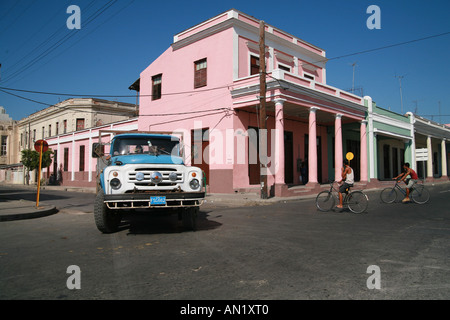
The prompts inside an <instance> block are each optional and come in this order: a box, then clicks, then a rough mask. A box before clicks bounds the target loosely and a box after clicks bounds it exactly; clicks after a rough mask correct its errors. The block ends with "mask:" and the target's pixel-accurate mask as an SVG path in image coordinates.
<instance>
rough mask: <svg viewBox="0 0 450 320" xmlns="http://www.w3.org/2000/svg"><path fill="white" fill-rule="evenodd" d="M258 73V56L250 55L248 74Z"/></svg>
mask: <svg viewBox="0 0 450 320" xmlns="http://www.w3.org/2000/svg"><path fill="white" fill-rule="evenodd" d="M254 74H259V57H256V56H250V75H254Z"/></svg>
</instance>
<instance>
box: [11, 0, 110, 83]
mask: <svg viewBox="0 0 450 320" xmlns="http://www.w3.org/2000/svg"><path fill="white" fill-rule="evenodd" d="M116 2H117V0H111V1H110V2H108V3H107V4H105V5H103V6H102V7H101V8H100V9H98V10H97V11H96V12H95V13H94V14H92V15H91V16H90V17H89V18H88V19H87V21H86V22H85V23H84V27H87V26H88V25H89V24H90V23H91V22H92V21H94V20H95V19H96V18H98V17H99V16H100V15H101V14H102V13H103V12H105V11H106V10H107V9H109V8H110V7H111V6H112V5H114V4H115V3H116ZM77 34H78V30H76V31H74V30H72V32H70V33H68V34H66V35H65V36H64V37H62V38H61V39H60V40H59V41H58V42H56V43H55V44H53V45H52V46H51V47H50V48H48V49H47V50H45V51H44V52H43V53H41V54H40V55H39V56H37V57H36V58H34V59H33V60H31V61H30V62H28V63H27V64H26V65H24V66H22V68H20V69H19V70H17V71H16V72H14V73H13V74H11V75H9V76H7V77H6V79H5V80H4V82H8V81H10V80H11V79H13V78H15V77H16V76H18V75H19V74H20V73H22V72H23V71H25V70H27V69H28V70H29V68H30V67H32V66H33V65H35V64H36V63H38V62H39V61H40V60H42V59H43V58H45V57H46V56H48V55H49V54H50V53H52V52H55V50H56V49H58V48H59V47H60V46H62V45H63V44H64V43H65V42H66V41H68V40H69V39H71V38H72V37H74V36H75V35H77Z"/></svg>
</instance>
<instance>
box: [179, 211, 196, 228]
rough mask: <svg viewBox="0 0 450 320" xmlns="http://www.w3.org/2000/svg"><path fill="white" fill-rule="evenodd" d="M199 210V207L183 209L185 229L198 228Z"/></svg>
mask: <svg viewBox="0 0 450 320" xmlns="http://www.w3.org/2000/svg"><path fill="white" fill-rule="evenodd" d="M198 211H199V208H198V207H191V208H183V209H182V220H183V227H184V228H185V229H187V230H192V231H195V230H197V217H198Z"/></svg>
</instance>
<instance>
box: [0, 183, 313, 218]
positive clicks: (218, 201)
mask: <svg viewBox="0 0 450 320" xmlns="http://www.w3.org/2000/svg"><path fill="white" fill-rule="evenodd" d="M0 186H1V187H3V188H1V189H0V191H1V192H0V222H1V221H12V220H22V219H32V218H40V217H45V216H48V215H51V214H54V213H57V212H58V210H57V209H56V207H55V206H53V205H49V204H47V203H40V204H39V208H37V207H36V201H30V200H25V199H22V197H21V192H19V191H18V189H19V190H24V191H33V192H36V189H37V187H36V186H35V185H30V186H26V185H8V184H0ZM8 188H11V190H14V191H8ZM52 190H55V191H56V190H57V191H67V192H86V193H92V194H95V188H81V187H68V186H42V187H41V192H46V191H47V192H48V191H52ZM313 197H315V195H309V196H308V195H303V196H298V197H288V198H280V197H276V198H269V199H261V197H260V195H259V194H256V193H242V192H239V193H233V194H225V193H215V194H209V193H208V194H207V195H206V198H205V202H204V204H203V205H208V206H221V207H223V206H228V207H239V206H258V205H268V204H273V203H277V202H286V201H294V200H299V199H308V198H313Z"/></svg>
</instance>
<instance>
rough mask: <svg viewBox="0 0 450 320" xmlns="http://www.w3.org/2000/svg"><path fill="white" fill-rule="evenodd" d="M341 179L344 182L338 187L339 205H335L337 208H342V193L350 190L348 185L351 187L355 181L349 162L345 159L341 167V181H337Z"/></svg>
mask: <svg viewBox="0 0 450 320" xmlns="http://www.w3.org/2000/svg"><path fill="white" fill-rule="evenodd" d="M344 180H345V181H344ZM343 181H344V183H343V184H342V185H341V186H340V187H339V205H338V206H336V207H337V208H339V209H341V208H343V205H342V201H343V200H342V199H343V196H342V194H343V193H345V192H348V191H349V190H350V187H353V184H354V183H355V175H354V173H353V169H352V168H351V167H350V166H349V162H348V160H347V159H344V166H343V167H342V179H341V181H339V183H341V182H343Z"/></svg>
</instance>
